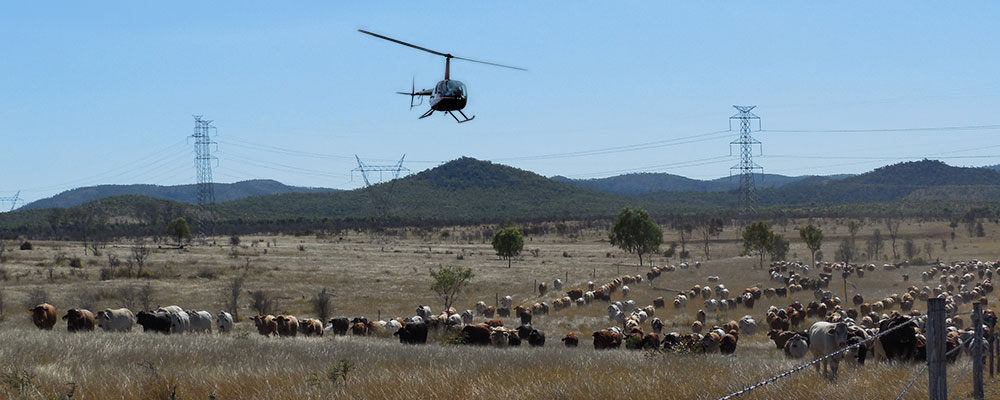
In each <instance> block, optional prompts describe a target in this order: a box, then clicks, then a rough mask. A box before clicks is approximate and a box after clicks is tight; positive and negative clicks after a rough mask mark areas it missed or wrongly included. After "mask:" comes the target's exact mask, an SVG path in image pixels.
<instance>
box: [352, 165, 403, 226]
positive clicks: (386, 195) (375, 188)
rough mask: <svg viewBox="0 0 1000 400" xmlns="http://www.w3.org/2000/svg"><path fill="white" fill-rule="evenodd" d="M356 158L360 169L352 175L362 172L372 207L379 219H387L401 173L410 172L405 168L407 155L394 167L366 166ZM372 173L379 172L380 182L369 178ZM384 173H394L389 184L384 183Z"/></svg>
mask: <svg viewBox="0 0 1000 400" xmlns="http://www.w3.org/2000/svg"><path fill="white" fill-rule="evenodd" d="M354 158H355V159H356V160H358V167H357V168H354V169H352V170H351V175H352V176H353V175H354V173H355V172H360V173H361V177H362V178H363V179H364V180H365V191H367V192H368V197H369V198H370V200H371V202H372V206H373V207H374V208H375V213H376V215H377V216H378V217H382V218H384V217H387V216H388V215H389V211H390V206H391V202H390V200H391V199H392V189H393V187H394V186H395V185H396V180H397V178H399V175H400V173H402V172H404V171H405V172H410V169H409V168H406V167H404V166H403V160H404V159H405V158H406V154H403V157H401V158H400V159H399V162H397V163H396V164H393V165H370V164H365V163H364V162H362V161H361V158H360V157H358V155H357V154H355V155H354ZM370 172H378V181H377V182H375V183H374V184H373V183H372V181H371V179H370V178H369V176H368V173H370ZM383 172H392V179H391V180H389V181H388V182H384V181H383V179H382V178H383V175H382V173H383Z"/></svg>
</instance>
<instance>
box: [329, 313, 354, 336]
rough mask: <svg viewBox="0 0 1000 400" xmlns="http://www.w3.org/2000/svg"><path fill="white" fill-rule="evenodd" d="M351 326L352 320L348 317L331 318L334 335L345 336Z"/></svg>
mask: <svg viewBox="0 0 1000 400" xmlns="http://www.w3.org/2000/svg"><path fill="white" fill-rule="evenodd" d="M350 327H351V320H349V319H347V317H337V318H334V319H331V320H330V329H331V330H333V334H334V335H340V336H344V335H346V334H347V329H348V328H350Z"/></svg>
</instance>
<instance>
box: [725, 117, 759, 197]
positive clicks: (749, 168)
mask: <svg viewBox="0 0 1000 400" xmlns="http://www.w3.org/2000/svg"><path fill="white" fill-rule="evenodd" d="M733 107H734V108H736V109H737V110H739V113H737V114H736V115H734V116H732V117H729V129H730V130H732V129H733V120H738V121H739V123H740V137H739V139H736V140H734V141H732V142H730V143H729V153H730V155H731V154H732V152H733V150H732V149H733V145H739V146H740V163H739V164H736V165H734V166H732V167H731V168H729V170H730V171H732V170H736V171H737V172H738V173H739V175H740V197H741V200H742V203H743V210H742V213H743V215H744V216H749V215H753V214H754V213H755V212H756V210H757V183H756V182H755V181H754V171H758V170H759V171H761V172H762V173H763V171H764V168H763V167H761V166H760V165H757V164H755V163H754V162H753V146H754V145H757V146H758V148H759V149H761V143H760V141H758V140H757V139H754V138H753V136H752V135H751V133H752V132H753V129H752V124H751V121H752V120H757V130H758V131H759V130H760V117H758V116H757V115H756V114H754V113H752V112H751V110H753V109H754V108H755V107H757V106H735V105H734V106H733ZM761 152H763V150H761Z"/></svg>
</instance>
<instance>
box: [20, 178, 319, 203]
mask: <svg viewBox="0 0 1000 400" xmlns="http://www.w3.org/2000/svg"><path fill="white" fill-rule="evenodd" d="M214 188H215V201H216V202H220V203H221V202H226V201H231V200H238V199H242V198H245V197H251V196H263V195H271V194H282V193H316V192H333V191H336V190H335V189H324V188H305V187H296V186H288V185H285V184H283V183H281V182H278V181H275V180H270V179H255V180H248V181H242V182H236V183H216V184H215V186H214ZM124 195H135V196H146V197H152V198H156V199H164V200H173V201H177V202H181V203H191V204H194V203H197V202H198V186H197V185H176V186H159V185H143V184H137V185H98V186H87V187H82V188H76V189H72V190H67V191H65V192H62V193H59V194H57V195H55V196H52V197H49V198H46V199H41V200H37V201H33V202H31V203H28V204H26V205H24V206H23V207H21V208H20V209H23V210H33V209H40V208H53V207H59V208H67V207H73V206H78V205H81V204H84V203H87V202H90V201H94V200H100V199H104V198H108V197H114V196H124Z"/></svg>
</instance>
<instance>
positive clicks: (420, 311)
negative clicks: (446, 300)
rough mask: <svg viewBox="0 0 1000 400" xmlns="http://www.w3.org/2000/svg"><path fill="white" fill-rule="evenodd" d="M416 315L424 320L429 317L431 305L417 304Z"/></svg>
mask: <svg viewBox="0 0 1000 400" xmlns="http://www.w3.org/2000/svg"><path fill="white" fill-rule="evenodd" d="M417 316H419V317H420V318H423V319H424V321H426V320H427V319H428V318H430V317H431V307H430V306H417Z"/></svg>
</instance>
